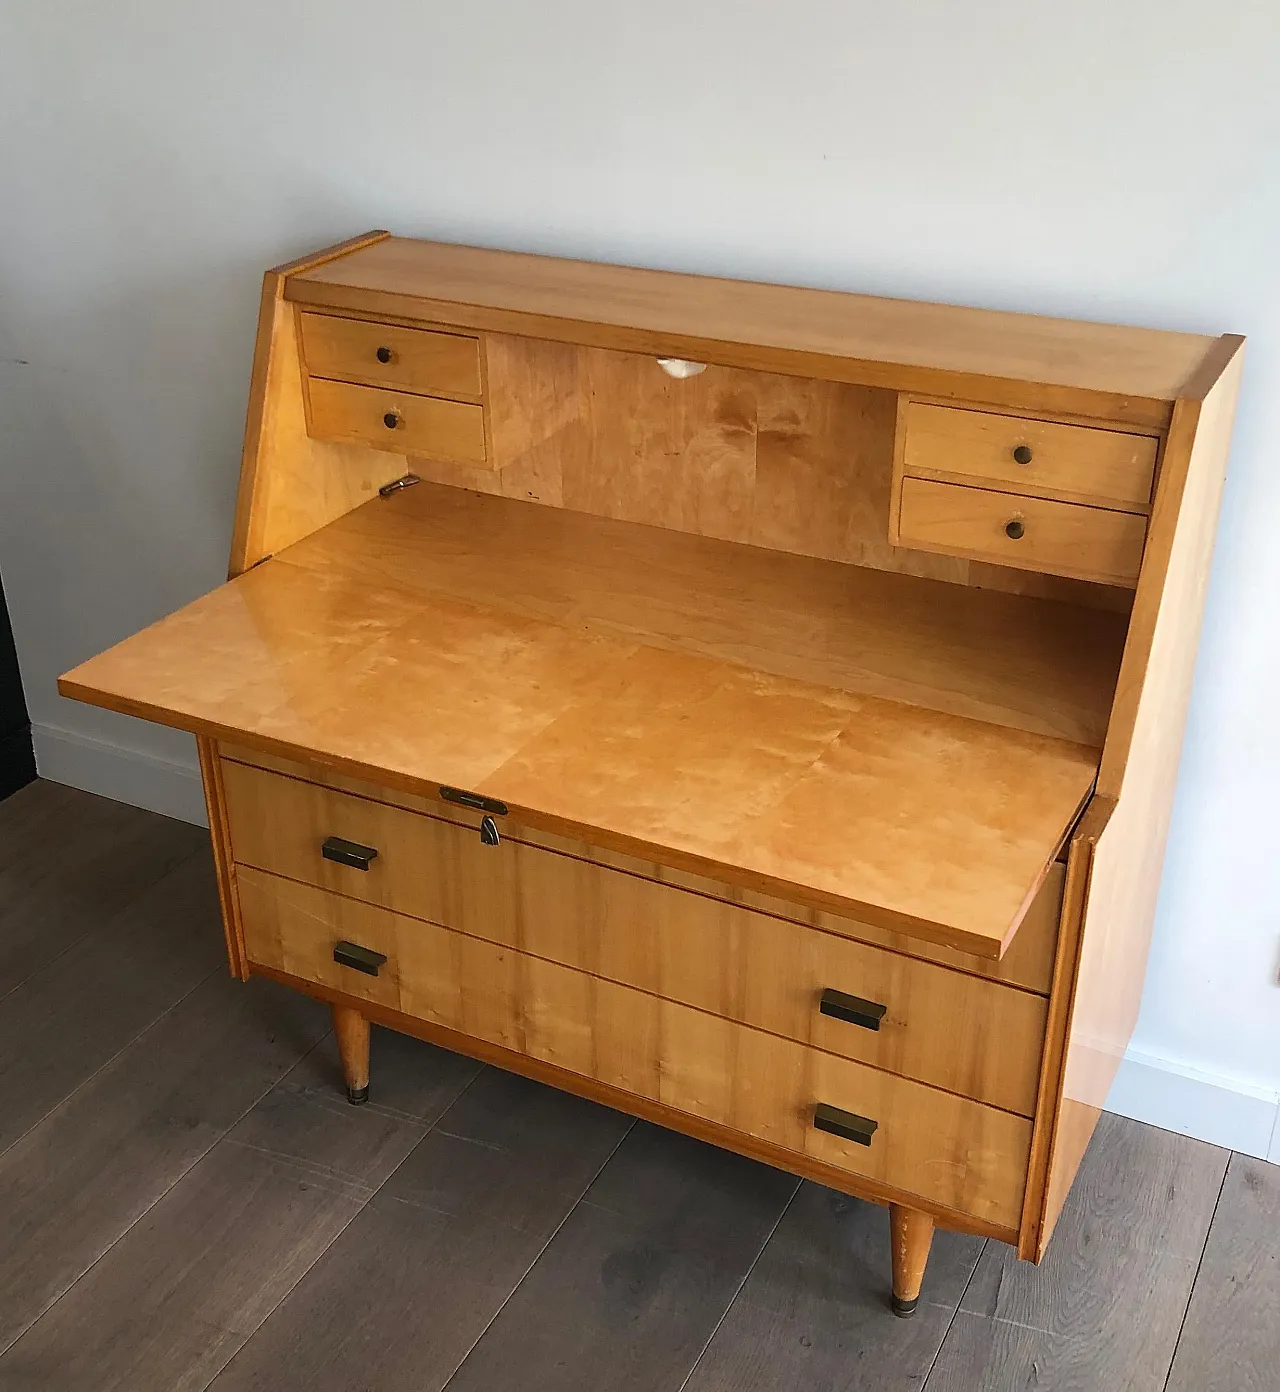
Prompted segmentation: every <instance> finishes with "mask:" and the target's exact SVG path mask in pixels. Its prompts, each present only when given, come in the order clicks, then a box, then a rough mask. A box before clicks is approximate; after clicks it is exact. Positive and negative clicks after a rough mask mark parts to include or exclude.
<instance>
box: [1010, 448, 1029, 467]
mask: <svg viewBox="0 0 1280 1392" xmlns="http://www.w3.org/2000/svg"><path fill="white" fill-rule="evenodd" d="M1013 457H1014V460H1015V462H1017V463H1018V464H1030V463H1031V446H1030V445H1019V446H1018V447H1017V448H1016V449H1015V450H1014V452H1013Z"/></svg>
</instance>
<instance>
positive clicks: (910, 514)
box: [898, 478, 1147, 585]
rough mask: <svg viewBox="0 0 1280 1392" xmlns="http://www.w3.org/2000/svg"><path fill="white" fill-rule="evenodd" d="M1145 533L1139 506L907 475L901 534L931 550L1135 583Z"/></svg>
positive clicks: (902, 539) (1107, 581)
mask: <svg viewBox="0 0 1280 1392" xmlns="http://www.w3.org/2000/svg"><path fill="white" fill-rule="evenodd" d="M1146 535H1147V519H1146V518H1145V517H1144V516H1141V515H1140V514H1138V513H1132V512H1112V511H1109V510H1107V509H1105V508H1096V507H1081V506H1079V505H1077V504H1075V503H1062V502H1054V501H1051V500H1049V499H1046V498H1032V497H1018V496H1015V495H1012V494H1009V493H997V492H994V491H992V490H990V489H986V488H968V487H964V486H961V485H959V484H952V483H937V482H934V481H933V480H931V479H919V478H904V479H903V480H902V498H901V508H900V512H899V517H898V539H899V541H900V542H901V544H902V545H903V546H915V547H918V548H919V549H921V550H925V551H945V552H947V553H948V554H952V555H957V556H968V557H972V558H974V559H976V560H983V561H993V562H995V563H996V564H997V565H1008V566H1016V567H1018V568H1019V569H1022V570H1039V571H1047V572H1049V573H1052V574H1055V575H1069V576H1074V577H1076V578H1078V579H1081V580H1098V581H1101V582H1102V583H1103V584H1108V585H1131V584H1132V583H1133V582H1134V581H1135V580H1136V579H1137V577H1138V572H1139V570H1140V569H1141V568H1142V549H1143V545H1144V544H1145V541H1146Z"/></svg>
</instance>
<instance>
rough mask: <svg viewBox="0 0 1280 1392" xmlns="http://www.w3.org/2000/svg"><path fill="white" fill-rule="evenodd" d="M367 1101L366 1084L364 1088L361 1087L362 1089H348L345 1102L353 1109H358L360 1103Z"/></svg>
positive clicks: (367, 1086)
mask: <svg viewBox="0 0 1280 1392" xmlns="http://www.w3.org/2000/svg"><path fill="white" fill-rule="evenodd" d="M368 1100H369V1084H368V1083H366V1084H365V1085H364V1087H362V1088H352V1087H349V1088H348V1089H347V1101H348V1102H350V1103H351V1105H352V1106H353V1107H358V1106H359V1105H360V1104H361V1103H362V1102H367V1101H368Z"/></svg>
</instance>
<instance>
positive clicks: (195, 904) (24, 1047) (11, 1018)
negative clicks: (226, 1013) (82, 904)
mask: <svg viewBox="0 0 1280 1392" xmlns="http://www.w3.org/2000/svg"><path fill="white" fill-rule="evenodd" d="M225 961H226V949H225V947H224V945H223V937H222V929H221V927H220V925H219V919H218V899H217V887H216V884H215V882H214V877H213V863H212V858H211V857H210V855H209V854H208V852H207V851H206V852H201V853H197V854H196V855H193V856H191V857H189V858H188V859H187V860H185V861H183V862H182V863H181V864H180V865H179V866H178V867H177V868H176V869H174V870H172V871H170V873H169V874H168V875H166V876H165V877H164V878H163V879H162V880H160V881H159V882H158V883H156V884H154V885H152V886H151V888H150V889H148V890H147V891H146V892H145V893H143V894H142V896H141V897H140V898H138V899H137V900H135V901H134V902H133V903H131V904H129V905H128V906H127V907H125V908H124V909H122V910H121V911H120V912H119V913H118V914H116V915H115V916H114V917H113V918H112V919H110V920H109V921H107V922H105V923H104V924H103V925H102V926H101V927H100V928H99V929H98V930H97V931H95V932H93V933H88V934H86V935H85V936H84V937H82V938H81V939H80V941H78V942H77V943H75V944H74V945H73V946H72V947H70V948H68V950H67V951H66V952H64V953H63V954H62V955H61V956H60V957H58V958H57V959H56V960H54V961H53V962H51V963H49V965H48V966H47V967H45V968H44V969H43V970H42V971H39V972H37V973H36V974H35V975H34V976H32V977H30V978H29V979H28V980H27V981H24V982H23V983H22V985H20V986H19V987H17V988H16V989H15V990H13V991H11V992H10V993H9V994H8V995H7V996H6V997H5V998H4V999H3V1000H2V1001H0V1095H3V1096H4V1098H5V1106H4V1109H3V1111H0V1150H3V1148H4V1147H6V1146H8V1145H10V1144H12V1143H13V1142H14V1141H15V1140H17V1138H18V1137H19V1136H21V1135H22V1134H23V1132H25V1131H26V1130H27V1129H28V1128H29V1127H31V1126H33V1125H35V1123H36V1122H38V1121H39V1120H40V1118H41V1117H43V1116H45V1115H46V1114H47V1113H48V1112H49V1111H50V1110H51V1109H52V1108H53V1107H56V1106H57V1105H58V1103H59V1102H60V1101H61V1100H62V1099H63V1098H64V1097H66V1096H67V1095H68V1094H69V1093H70V1092H72V1091H73V1090H74V1089H75V1088H76V1087H78V1086H79V1085H80V1084H81V1083H82V1082H84V1081H85V1080H86V1079H87V1078H89V1077H91V1076H92V1074H93V1073H94V1072H95V1071H96V1070H97V1069H98V1068H100V1067H102V1065H103V1064H105V1063H106V1062H107V1061H108V1060H109V1059H111V1058H112V1056H113V1055H115V1054H116V1053H117V1052H118V1051H119V1050H121V1049H123V1048H124V1047H125V1046H126V1045H127V1044H129V1043H130V1041H132V1040H134V1039H136V1038H137V1037H138V1036H139V1035H140V1034H141V1033H142V1032H143V1031H144V1030H145V1029H147V1028H148V1026H150V1025H151V1024H153V1023H154V1022H155V1021H156V1020H157V1019H158V1018H159V1017H160V1016H161V1015H162V1014H163V1013H164V1012H165V1011H166V1010H169V1009H171V1008H172V1007H173V1006H174V1005H176V1004H177V1002H178V1001H180V1000H181V999H182V998H183V997H184V996H185V995H187V994H188V992H190V991H192V990H194V989H195V988H196V986H198V985H199V984H200V982H201V981H203V980H204V979H205V978H206V977H208V976H209V975H211V974H212V973H214V972H221V971H225V970H226V967H225Z"/></svg>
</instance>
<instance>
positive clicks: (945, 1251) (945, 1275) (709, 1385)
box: [688, 1183, 983, 1392]
mask: <svg viewBox="0 0 1280 1392" xmlns="http://www.w3.org/2000/svg"><path fill="white" fill-rule="evenodd" d="M982 1249H983V1240H982V1239H981V1238H976V1237H967V1236H963V1235H961V1234H959V1233H948V1232H939V1233H937V1234H936V1235H935V1237H934V1242H933V1249H932V1252H931V1254H930V1257H929V1267H928V1272H927V1274H926V1276H925V1283H924V1289H923V1291H922V1292H921V1300H920V1306H919V1308H918V1309H917V1311H916V1314H915V1317H914V1318H913V1319H910V1320H900V1319H895V1318H893V1316H892V1315H891V1313H890V1311H889V1288H890V1287H889V1212H888V1210H887V1209H885V1208H880V1207H878V1206H877V1205H875V1204H868V1203H862V1202H861V1201H859V1200H858V1199H851V1198H847V1197H846V1196H845V1195H843V1194H837V1193H835V1192H833V1191H832V1190H830V1189H823V1188H821V1187H819V1186H818V1185H815V1184H808V1183H806V1184H804V1185H802V1186H801V1188H800V1191H799V1193H798V1194H797V1195H796V1197H795V1200H794V1201H793V1202H792V1204H791V1206H790V1207H789V1208H788V1209H787V1212H786V1216H785V1217H784V1218H783V1220H782V1222H781V1223H780V1224H779V1225H778V1230H777V1232H775V1233H774V1235H773V1236H772V1237H771V1238H770V1239H769V1243H768V1245H767V1246H766V1247H765V1249H764V1252H763V1254H762V1255H761V1257H760V1260H759V1261H758V1262H757V1263H756V1266H755V1269H754V1270H753V1271H752V1273H751V1276H750V1278H749V1279H748V1281H747V1283H746V1285H745V1286H744V1287H743V1289H742V1293H741V1294H740V1295H739V1296H738V1298H737V1300H735V1301H734V1303H733V1306H732V1308H731V1309H730V1311H729V1313H728V1315H727V1316H726V1317H725V1320H724V1323H723V1324H721V1326H720V1328H719V1329H718V1330H717V1331H716V1334H715V1337H714V1338H713V1339H712V1340H711V1343H710V1345H709V1346H708V1348H707V1350H706V1352H705V1353H704V1354H703V1356H702V1358H701V1359H700V1360H699V1362H698V1366H697V1368H696V1369H695V1371H694V1374H693V1376H692V1377H691V1378H690V1380H689V1384H688V1392H730V1389H732V1392H776V1389H778V1388H793V1387H797V1388H798V1387H803V1388H805V1389H806V1392H837V1389H840V1392H843V1389H848V1388H861V1387H866V1388H875V1389H877V1392H898V1390H899V1389H902V1392H907V1389H912V1390H914V1389H918V1388H919V1387H920V1386H921V1385H922V1384H923V1382H924V1379H925V1376H926V1375H927V1373H928V1371H929V1369H930V1367H931V1366H932V1365H933V1361H934V1359H935V1358H936V1357H937V1353H938V1349H939V1348H940V1347H941V1345H942V1340H943V1336H944V1335H945V1334H946V1332H947V1328H948V1326H949V1325H950V1323H951V1319H952V1317H953V1315H954V1314H955V1311H956V1307H957V1306H958V1305H959V1303H960V1297H961V1295H963V1293H964V1289H965V1286H966V1284H967V1283H968V1281H969V1278H970V1277H971V1276H972V1274H973V1270H974V1267H975V1265H976V1264H977V1261H978V1257H979V1254H980V1253H981V1252H982Z"/></svg>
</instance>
